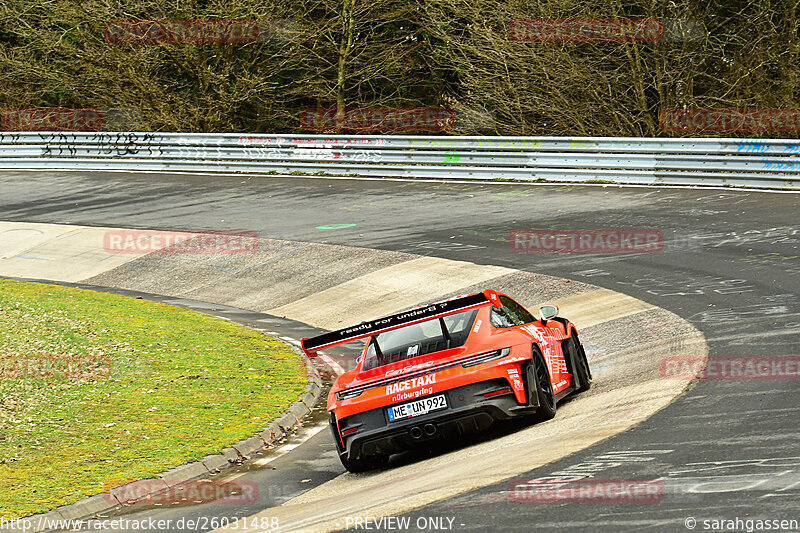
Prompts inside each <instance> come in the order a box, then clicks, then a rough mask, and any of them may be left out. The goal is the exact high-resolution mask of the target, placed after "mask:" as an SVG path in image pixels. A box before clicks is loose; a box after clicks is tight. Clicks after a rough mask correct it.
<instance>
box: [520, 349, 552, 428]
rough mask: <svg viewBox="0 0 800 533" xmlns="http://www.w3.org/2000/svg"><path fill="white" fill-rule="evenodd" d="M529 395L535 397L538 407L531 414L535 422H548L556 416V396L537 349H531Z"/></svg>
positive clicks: (528, 377) (542, 358) (545, 365)
mask: <svg viewBox="0 0 800 533" xmlns="http://www.w3.org/2000/svg"><path fill="white" fill-rule="evenodd" d="M527 379H528V391H529V394H531V395H533V394H535V395H537V397H538V400H539V402H538V403H539V407H537V408H536V413H534V414H533V417H532V418H533V420H534V421H535V422H543V421H545V420H550V419H551V418H553V417H554V416H556V395H555V393H554V392H553V383H552V382H551V381H550V372H548V370H547V364H546V363H545V362H544V357H543V356H542V353H541V352H540V351H539V349H538V348H537V347H535V346H534V347H533V360H532V361H531V364H530V366H528V371H527Z"/></svg>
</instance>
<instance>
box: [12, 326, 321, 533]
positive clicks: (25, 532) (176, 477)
mask: <svg viewBox="0 0 800 533" xmlns="http://www.w3.org/2000/svg"><path fill="white" fill-rule="evenodd" d="M278 340H279V339H278ZM281 342H284V341H281ZM285 344H286V345H287V346H289V347H290V348H291V349H292V350H293V351H294V352H296V353H298V354H300V355H301V356H302V357H303V359H304V361H305V365H306V373H307V376H308V383H307V384H306V386H305V389H304V391H303V393H302V394H301V396H300V397H299V398H298V399H297V401H295V402H294V403H293V404H292V405H291V407H289V409H288V410H286V411H285V412H284V413H283V414H282V415H281V416H279V417H278V418H276V419H275V420H273V421H272V422H270V423H269V424H268V425H267V427H266V428H265V429H264V430H263V431H261V432H260V433H257V434H256V435H254V436H252V437H250V438H249V439H245V440H242V441H239V442H237V443H236V444H233V445H232V446H231V447H229V448H224V449H223V450H222V453H220V454H214V455H208V456H206V457H204V458H203V459H200V460H199V461H192V462H191V463H186V464H184V465H181V466H178V467H175V468H172V469H170V470H167V471H166V472H162V473H160V474H158V476H157V480H160V481H162V482H163V483H164V486H163V487H160V486H159V487H155V488H153V490H150V491H143V490H142V487H141V481H134V482H131V483H128V484H126V485H121V486H119V487H115V488H113V489H111V490H109V491H108V492H103V493H100V494H95V495H94V496H90V497H89V498H85V499H83V500H80V501H78V502H76V503H73V504H70V505H62V506H61V507H57V508H55V509H53V510H52V511H48V512H47V513H42V514H37V515H31V516H26V517H24V518H22V519H20V520H23V521H24V523H25V524H27V526H23V525H22V524H20V527H2V528H0V532H3V533H5V532H9V533H40V532H46V531H53V530H56V528H54V527H52V526H54V525H55V524H54V522H58V521H64V520H76V519H87V518H95V517H98V515H101V514H105V513H108V512H111V511H114V510H116V509H119V508H121V507H123V505H124V504H125V503H130V502H125V501H123V500H121V499H120V497H119V495H120V494H125V492H126V488H131V489H133V488H134V487H135V491H132V493H133V494H136V495H137V498H138V500H141V499H147V498H149V497H150V496H155V495H157V494H159V493H161V492H164V491H165V490H168V489H169V488H170V487H173V486H175V485H179V484H181V483H186V482H188V481H194V480H198V479H202V478H205V477H208V476H211V475H215V474H218V473H219V472H222V471H223V470H226V469H228V468H231V467H233V466H237V465H239V464H241V463H243V462H244V461H247V460H248V459H250V458H252V457H253V455H254V454H256V453H257V452H260V451H262V450H265V449H268V448H271V447H275V446H277V445H278V444H279V443H280V442H281V441H282V440H283V439H284V438H285V437H286V436H287V435H289V434H290V432H291V431H293V430H294V429H295V428H296V427H297V426H298V425H299V424H300V421H301V420H302V419H303V418H304V417H305V416H306V415H308V414H310V413H311V409H312V408H313V406H314V405H315V404H316V403H317V401H318V400H319V398H320V396H322V391H323V388H322V387H323V384H322V378H321V376H320V373H319V371H318V370H317V368H316V367H315V366H314V364H313V363H312V362H311V360H310V359H309V358H308V357H306V356H305V355H304V354H303V352H302V351H300V350H299V349H297V347H295V346H292V345H291V344H289V343H285ZM153 481H155V480H153ZM138 500H137V501H138ZM48 525H50V527H48Z"/></svg>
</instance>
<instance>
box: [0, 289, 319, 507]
mask: <svg viewBox="0 0 800 533" xmlns="http://www.w3.org/2000/svg"><path fill="white" fill-rule="evenodd" d="M306 382H307V381H306V375H305V367H304V364H303V361H302V358H301V357H300V356H299V355H297V354H296V353H294V352H293V351H292V350H291V349H289V348H288V347H287V346H286V345H284V344H283V343H281V342H279V341H277V340H275V339H272V338H269V337H266V336H264V335H262V334H261V333H259V332H257V331H253V330H251V329H248V328H246V327H244V326H239V325H236V324H232V323H230V322H228V321H226V320H222V319H218V318H214V317H209V316H206V315H203V314H200V313H195V312H193V311H189V310H186V309H182V308H178V307H172V306H168V305H164V304H159V303H153V302H148V301H145V300H138V299H134V298H128V297H124V296H117V295H113V294H104V293H98V292H94V291H86V290H81V289H72V288H65V287H58V286H52V285H43V284H37V283H24V282H15V281H7V280H0V519H6V520H8V519H12V518H15V517H22V516H28V515H31V514H35V513H39V512H45V511H47V510H49V509H52V508H54V507H57V506H59V505H64V504H69V503H74V502H76V501H78V500H80V499H82V498H85V497H88V496H91V495H93V494H98V493H100V492H105V491H107V490H108V489H110V488H113V487H116V486H119V485H123V484H125V483H127V482H129V481H134V480H137V479H143V478H152V477H155V475H156V474H158V473H160V472H163V471H164V470H168V469H169V468H172V467H175V466H179V465H181V464H184V463H186V462H189V461H193V460H197V459H200V458H202V457H203V456H205V455H208V454H213V453H219V452H220V451H221V450H222V448H224V447H227V446H230V445H231V444H234V443H236V442H237V441H239V440H241V439H244V438H249V437H251V436H253V435H254V434H256V433H257V432H258V431H260V430H262V429H263V428H265V427H266V426H267V424H268V423H269V422H270V421H272V420H273V419H275V418H276V417H278V416H279V415H280V414H281V413H282V412H283V411H285V410H286V409H287V408H288V407H289V406H290V405H291V404H292V402H293V401H295V400H296V399H297V397H298V396H299V395H300V394H301V393H302V392H303V389H304V387H305V384H306Z"/></svg>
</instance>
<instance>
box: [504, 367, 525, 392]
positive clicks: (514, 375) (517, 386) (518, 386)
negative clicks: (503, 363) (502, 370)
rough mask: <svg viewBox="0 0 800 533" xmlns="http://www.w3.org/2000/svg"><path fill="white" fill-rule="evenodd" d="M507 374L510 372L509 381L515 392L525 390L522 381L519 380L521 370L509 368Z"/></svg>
mask: <svg viewBox="0 0 800 533" xmlns="http://www.w3.org/2000/svg"><path fill="white" fill-rule="evenodd" d="M506 372H508V379H509V380H510V381H511V383H512V385H514V390H523V386H522V380H521V379H520V378H519V369H517V368H508V369H506Z"/></svg>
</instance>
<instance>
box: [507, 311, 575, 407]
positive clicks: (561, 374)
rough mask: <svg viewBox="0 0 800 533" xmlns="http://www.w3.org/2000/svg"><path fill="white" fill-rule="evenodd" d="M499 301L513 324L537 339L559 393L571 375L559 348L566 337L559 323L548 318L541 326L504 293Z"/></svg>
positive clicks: (555, 390) (567, 384)
mask: <svg viewBox="0 0 800 533" xmlns="http://www.w3.org/2000/svg"><path fill="white" fill-rule="evenodd" d="M500 303H502V304H503V307H502V309H503V310H505V313H506V314H508V315H510V316H511V320H512V321H513V322H514V323H515V326H520V327H521V328H522V329H524V330H525V331H526V332H528V333H529V334H531V335H532V336H533V337H534V338H535V339H536V340H537V341H538V344H539V347H540V348H541V349H542V355H544V359H545V362H546V363H547V368H548V369H549V370H550V378H551V379H552V382H553V391H554V392H555V393H559V392H561V391H562V390H564V389H566V388H567V387H569V386H570V385H571V384H572V376H571V375H570V374H569V373H568V372H567V362H566V359H565V357H564V351H563V349H562V348H561V341H562V340H564V339H565V338H566V337H565V335H564V330H563V328H562V325H561V323H560V322H557V321H555V320H548V321H547V323H546V324H545V325H544V326H542V324H541V323H540V322H539V321H537V320H536V319H535V318H534V316H533V315H532V314H531V313H530V312H529V311H528V310H527V309H525V308H524V307H523V306H521V305H520V304H519V303H517V302H516V301H514V300H513V299H512V298H510V297H508V296H505V295H501V296H500Z"/></svg>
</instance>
